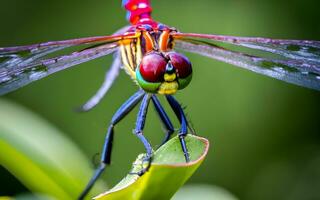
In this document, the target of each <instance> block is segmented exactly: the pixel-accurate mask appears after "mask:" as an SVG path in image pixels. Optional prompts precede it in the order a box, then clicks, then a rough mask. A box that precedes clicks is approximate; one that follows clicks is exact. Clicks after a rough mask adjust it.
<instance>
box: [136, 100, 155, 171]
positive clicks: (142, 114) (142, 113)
mask: <svg viewBox="0 0 320 200" xmlns="http://www.w3.org/2000/svg"><path fill="white" fill-rule="evenodd" d="M150 97H151V95H150V94H146V95H145V96H144V98H143V100H142V102H141V106H140V109H139V113H138V117H137V122H136V128H135V130H134V134H135V135H136V136H137V137H138V138H139V139H140V141H141V142H142V143H143V145H144V147H145V149H146V157H145V158H144V160H143V162H147V163H148V166H147V167H146V168H143V169H142V170H141V171H140V172H138V173H137V174H138V175H139V176H142V175H143V174H144V173H145V172H146V171H147V170H148V169H149V167H150V163H151V157H152V147H151V145H150V143H149V142H148V140H147V139H146V138H145V137H144V135H143V129H144V125H145V121H146V117H147V111H148V106H149V103H150ZM142 165H143V164H142Z"/></svg>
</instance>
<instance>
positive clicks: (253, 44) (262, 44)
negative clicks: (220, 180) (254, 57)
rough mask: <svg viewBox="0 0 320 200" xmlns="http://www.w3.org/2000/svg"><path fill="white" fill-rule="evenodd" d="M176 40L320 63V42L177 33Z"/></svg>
mask: <svg viewBox="0 0 320 200" xmlns="http://www.w3.org/2000/svg"><path fill="white" fill-rule="evenodd" d="M173 37H174V38H175V39H191V40H192V39H196V40H197V39H208V40H211V41H217V42H225V43H229V44H234V45H238V46H243V47H249V48H251V49H259V50H262V51H266V52H271V53H274V54H278V55H281V56H284V57H287V58H291V59H296V60H309V61H313V62H318V63H319V62H320V41H312V40H279V39H270V38H260V37H234V36H224V35H209V34H197V33H175V34H174V35H173Z"/></svg>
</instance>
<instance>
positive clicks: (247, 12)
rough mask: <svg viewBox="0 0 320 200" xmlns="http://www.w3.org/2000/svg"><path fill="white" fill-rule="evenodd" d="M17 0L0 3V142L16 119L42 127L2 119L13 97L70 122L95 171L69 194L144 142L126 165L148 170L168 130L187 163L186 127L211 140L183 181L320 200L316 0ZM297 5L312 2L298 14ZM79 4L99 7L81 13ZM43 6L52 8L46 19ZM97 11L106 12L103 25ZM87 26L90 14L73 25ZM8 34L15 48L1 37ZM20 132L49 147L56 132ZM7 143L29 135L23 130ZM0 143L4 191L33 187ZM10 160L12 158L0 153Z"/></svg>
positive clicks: (119, 172)
mask: <svg viewBox="0 0 320 200" xmlns="http://www.w3.org/2000/svg"><path fill="white" fill-rule="evenodd" d="M17 2H18V1H17ZM17 2H6V3H5V5H6V6H3V7H2V8H1V11H2V14H1V16H2V18H6V16H7V19H6V20H5V22H4V25H2V30H1V34H2V35H1V38H3V39H2V41H1V43H0V46H1V47H0V95H2V96H3V97H1V101H0V107H1V108H2V109H1V111H0V112H2V113H1V115H0V116H1V117H2V119H1V121H2V123H0V142H3V143H4V144H11V143H10V142H9V140H6V138H7V137H8V133H9V132H10V131H7V133H5V132H6V130H8V129H10V130H11V128H12V130H18V128H17V129H15V126H17V127H19V126H20V127H21V130H23V129H24V128H26V126H28V127H30V128H31V129H32V128H33V126H34V127H36V125H33V124H30V123H29V124H28V123H19V121H18V118H19V117H17V120H16V119H14V117H10V116H11V114H12V116H15V115H14V112H13V111H10V109H7V107H8V106H7V105H11V104H7V103H8V102H11V101H12V102H16V103H17V104H21V105H23V106H25V107H27V108H28V109H30V110H32V111H33V112H34V113H37V114H38V115H40V116H43V118H44V119H46V120H47V121H49V122H51V123H52V124H54V125H55V126H56V127H57V129H61V130H62V131H64V132H66V133H68V134H67V136H68V137H70V138H71V139H73V140H74V141H75V143H78V144H79V146H80V147H81V149H83V151H84V152H85V154H86V156H87V157H88V158H90V157H92V160H93V161H91V160H90V161H89V162H93V163H96V167H95V168H96V169H95V171H94V173H92V174H91V175H92V177H91V179H88V175H85V176H84V177H85V178H84V177H81V184H80V183H79V188H81V189H79V188H77V189H75V190H74V193H75V194H72V195H71V196H72V197H73V198H75V197H77V198H78V199H85V198H89V197H90V198H91V197H92V196H91V195H97V194H92V193H90V196H89V195H88V194H89V192H90V191H91V189H93V188H94V187H95V183H96V182H97V184H100V183H99V179H104V178H105V177H107V179H109V181H108V183H109V182H110V183H111V185H112V184H114V183H116V182H117V181H118V179H120V177H121V176H123V174H125V173H126V172H128V168H127V167H126V166H128V165H129V163H132V161H133V159H134V158H135V157H136V156H137V155H138V152H140V153H141V152H143V153H145V154H143V156H142V158H141V162H142V164H141V168H140V169H139V170H138V171H135V172H130V173H129V174H133V175H137V177H144V176H145V174H147V173H149V169H150V166H151V164H152V163H153V157H154V155H153V154H154V152H155V151H156V150H157V149H158V148H159V147H162V146H163V145H166V144H167V142H168V141H169V140H170V139H171V138H173V137H174V136H177V139H178V141H179V145H178V146H179V151H180V153H181V155H182V157H183V158H184V160H183V165H184V164H186V165H187V164H188V163H192V161H193V160H192V159H191V156H190V151H192V150H190V148H189V146H188V143H187V142H186V137H187V136H188V135H199V136H205V137H207V138H209V140H210V141H212V142H213V146H212V147H210V148H211V149H210V151H209V155H208V156H207V158H206V162H205V163H204V164H203V167H202V168H201V170H202V171H201V170H200V172H198V174H196V175H195V176H194V177H193V178H192V179H191V180H190V183H191V185H192V183H193V184H195V183H206V185H204V184H203V186H205V187H207V186H208V185H211V189H212V190H214V189H213V185H215V186H214V187H215V189H216V191H218V190H219V192H221V191H224V192H225V193H226V194H225V195H229V192H228V191H230V195H231V193H232V194H234V197H232V198H231V197H230V199H233V198H234V199H237V198H236V197H239V199H286V198H288V199H317V198H320V193H319V191H318V190H317V189H315V188H317V187H316V186H320V176H319V174H320V173H319V170H318V169H320V164H319V158H320V142H319V141H318V140H319V135H318V133H319V126H318V120H317V117H318V112H319V110H320V109H319V108H320V107H319V105H318V102H319V100H320V94H319V93H320V92H319V91H320V41H318V40H320V38H319V33H320V29H319V26H318V25H317V24H316V23H307V22H310V20H314V21H315V22H316V21H317V20H316V18H317V17H319V14H317V12H316V8H315V7H316V6H314V5H313V4H316V1H314V2H312V3H310V5H309V4H307V3H305V4H302V5H300V4H299V3H298V1H297V2H295V1H294V2H293V3H292V5H290V6H291V7H290V6H288V11H287V12H288V13H286V12H285V11H283V13H281V12H280V11H282V8H286V6H287V4H285V3H284V2H277V1H261V2H259V3H258V2H256V3H254V5H252V4H251V3H250V1H249V0H248V1H243V2H233V1H226V2H224V3H221V2H216V1H199V4H198V3H195V2H193V1H183V3H182V1H179V2H178V1H175V2H171V1H161V2H160V1H156V0H154V1H151V0H123V1H122V10H121V7H120V3H119V2H118V1H115V2H113V1H112V2H109V1H107V2H104V3H101V2H91V3H88V2H87V3H84V2H83V5H82V4H81V3H77V4H73V3H64V2H63V1H60V3H57V4H54V3H39V2H37V1H35V2H34V3H35V4H36V5H37V6H31V3H22V5H20V6H17V5H18V4H20V3H21V2H20V1H19V3H17ZM181 3H182V4H181ZM78 4H79V6H78ZM80 4H81V5H80ZM169 5H170V6H169ZM11 6H12V7H15V9H16V11H15V12H14V13H22V14H21V15H20V14H12V12H11V9H7V8H10V7H11ZM167 6H168V7H169V8H167ZM268 6H269V7H268ZM301 6H302V7H305V8H307V11H301V12H298V11H297V10H299V8H300V7H301ZM289 7H290V8H289ZM161 8H162V9H163V8H165V9H164V10H163V12H164V13H161ZM275 8H277V9H275ZM19 9H20V10H19ZM69 9H71V10H72V9H74V13H72V14H70V13H69V11H68V10H69ZM274 9H275V10H274ZM295 9H296V11H297V13H298V14H297V13H295V12H293V11H295ZM310 9H311V11H310ZM312 9H313V12H312ZM86 10H96V11H94V14H93V15H92V16H90V17H88V15H89V14H87V13H85V11H86ZM103 10H107V14H106V13H104V12H103ZM158 10H159V11H158ZM100 11H101V13H99V12H100ZM120 11H122V12H120ZM211 11H213V12H211ZM271 11H272V12H273V15H272V17H270V16H269V13H270V12H271ZM277 11H279V12H280V14H279V13H278V12H277ZM290 11H292V12H290ZM28 12H29V14H30V15H29V14H28ZM46 12H47V15H48V16H51V17H52V18H50V19H49V18H48V19H47V18H46V16H45V15H46ZM58 12H59V16H57V13H58ZM60 12H61V13H60ZM78 12H80V13H81V14H79V15H76V14H75V13H78ZM125 12H126V15H127V18H126V19H127V25H126V22H125V17H124V14H125ZM158 12H159V13H158ZM310 13H311V14H310ZM104 14H105V15H106V16H107V20H106V22H103V20H101V21H102V22H101V23H100V22H98V21H99V20H100V19H99V20H98V19H97V18H98V16H100V17H101V16H103V15H104ZM121 14H122V15H123V16H122V18H121ZM161 14H162V15H161ZM18 15H19V16H18ZM24 15H26V16H24ZM27 15H28V16H27ZM32 15H34V16H32ZM297 15H299V16H297ZM13 16H14V17H13ZM24 17H25V18H24ZM241 17H243V19H242V18H241ZM294 17H296V18H294ZM302 17H303V19H302ZM40 18H43V19H40ZM104 18H105V17H104ZM118 18H119V19H118ZM120 18H121V19H120ZM240 18H241V19H240ZM35 19H38V22H36V20H35ZM47 20H49V21H47ZM121 20H122V21H121ZM180 20H181V21H182V22H179V21H180ZM299 20H300V21H299ZM33 21H35V22H34V23H35V24H33V23H32V22H33ZM62 22H63V23H62ZM289 22H290V23H289ZM108 23H110V25H108ZM179 23H180V24H179ZM215 23H217V25H215ZM85 24H89V25H88V27H87V28H85V30H84V31H83V32H81V30H83V27H82V26H85ZM102 24H104V25H102ZM105 24H106V25H105ZM228 24H229V25H228ZM54 26H56V27H54ZM201 26H202V27H203V28H202V29H201V28H200V27H201ZM7 27H8V28H7ZM93 27H94V29H92V28H93ZM97 27H98V28H97ZM213 27H217V28H213ZM248 27H254V28H250V29H249V28H248ZM218 28H220V30H219V29H218ZM33 29H34V30H33ZM60 29H63V31H60ZM74 29H76V30H74ZM92 30H94V32H93V33H97V34H96V35H102V36H94V37H84V36H83V34H91V35H92ZM112 30H113V31H114V32H112ZM41 31H43V32H41ZM106 31H107V32H108V34H105V32H106ZM236 31H238V32H236ZM67 32H68V33H69V35H67ZM70 32H71V33H70ZM72 32H73V33H76V34H75V35H72ZM281 32H283V33H281ZM204 33H206V34H204ZM220 33H222V34H220ZM224 33H227V34H228V35H229V33H230V35H241V36H227V35H224ZM46 34H47V35H48V36H45V35H46ZM35 35H41V37H36V36H35ZM243 35H251V36H250V37H244V36H243ZM252 35H254V36H252ZM31 36H32V40H28V43H27V45H26V44H25V39H26V38H28V37H30V38H31ZM49 36H53V37H54V38H58V37H59V36H61V37H62V38H63V40H60V41H59V40H55V39H54V40H50V42H44V43H39V42H37V41H39V40H40V39H43V38H47V40H48V41H49V39H50V38H49ZM69 36H70V37H69ZM72 36H74V37H72ZM257 36H259V37H257ZM17 38H18V39H17ZM68 38H77V39H68ZM271 38H284V39H271ZM287 38H295V39H287ZM16 43H17V45H19V44H21V45H20V46H14V47H6V46H12V44H13V45H16ZM29 43H34V44H33V45H28V44H29ZM199 55H200V56H199ZM89 61H90V62H89ZM87 62H88V63H87ZM78 65H79V67H78V68H77V69H72V70H71V68H74V67H75V66H78ZM96 66H97V67H96ZM99 66H100V68H98V67H99ZM101 66H103V67H101ZM234 66H236V67H234ZM69 68H70V70H67V69H69ZM56 72H59V73H56ZM251 72H255V73H251ZM59 74H61V75H59ZM125 74H126V75H127V76H125ZM49 75H50V76H49ZM45 77H46V78H45ZM47 77H48V78H47ZM40 79H41V80H40ZM117 79H119V80H117ZM116 80H117V81H116ZM118 82H119V84H118ZM128 82H130V83H128ZM31 83H32V84H31ZM99 85H100V86H99ZM24 86H26V87H24ZM90 94H91V95H92V94H93V96H92V97H91V98H89V100H87V101H86V98H87V97H88V96H89V95H90ZM125 97H126V98H125ZM2 98H3V100H2ZM2 101H3V102H2ZM1 102H2V103H1ZM83 102H85V103H84V104H83V105H82V106H79V107H76V104H78V103H79V104H81V103H83ZM12 106H13V107H14V108H13V109H14V110H15V109H16V108H15V106H14V105H12ZM151 106H152V107H153V108H154V109H150V107H151ZM9 107H10V106H9ZM17 107H18V106H17ZM71 108H75V111H72V110H71ZM17 109H18V108H17ZM89 111H90V112H89ZM79 112H86V113H84V114H80V113H79ZM87 112H88V113H87ZM17 113H18V111H17ZM147 114H148V115H147ZM16 116H19V114H16ZM15 120H16V123H13V124H12V126H11V127H10V128H8V127H9V126H10V124H11V121H15ZM133 122H134V123H133ZM162 129H163V130H162ZM2 132H3V135H5V136H3V135H2ZM13 132H14V131H13ZM131 132H133V134H128V133H131ZM162 132H164V134H163V133H162ZM103 133H104V134H105V135H104V134H103ZM6 134H7V135H6ZM43 134H44V135H43V136H42V137H44V138H45V137H46V133H43ZM9 135H10V134H9ZM10 137H12V138H14V136H12V134H11V135H10ZM25 137H28V134H26V135H25ZM48 137H49V136H48ZM17 138H18V137H17ZM28 139H30V140H32V142H34V143H35V144H36V143H42V144H43V146H44V147H45V146H46V143H48V144H49V143H54V142H55V141H54V139H53V140H51V141H50V140H49V139H48V140H46V139H42V140H39V142H37V138H28ZM13 140H14V141H17V144H19V145H21V143H23V142H22V141H23V140H22V139H21V138H18V139H13ZM19 140H20V141H19ZM57 143H59V142H57ZM113 143H114V144H113ZM0 144H2V143H0ZM12 146H14V145H12ZM22 146H23V145H22ZM49 146H50V145H48V149H49V148H50V147H49ZM64 148H65V146H63V145H62V144H61V149H60V148H59V152H60V151H61V152H68V150H64ZM101 148H102V150H101V152H100V153H98V154H96V155H95V156H92V155H94V154H95V153H96V152H98V151H99V150H98V149H101ZM137 148H139V149H137ZM1 149H3V150H2V151H1ZM22 149H23V148H22ZM13 150H14V148H13ZM20 150H21V149H20ZM24 150H26V149H24ZM0 151H1V155H2V156H1V157H2V158H1V157H0V164H1V166H2V167H1V168H0V170H1V171H0V179H1V180H5V181H4V182H1V183H0V186H2V184H3V188H4V190H3V192H4V193H0V196H14V195H17V194H20V193H28V191H29V190H31V192H34V191H32V189H30V188H32V187H31V186H30V185H28V184H29V181H28V178H27V176H23V175H21V174H23V172H21V173H20V174H19V173H17V171H19V169H20V168H19V167H17V168H15V167H14V165H15V163H16V164H17V165H20V166H23V165H24V163H18V162H15V161H14V157H15V156H13V155H14V154H13V153H12V152H11V153H7V154H6V152H9V151H8V149H6V148H5V147H4V146H3V148H0ZM17 151H18V149H17ZM26 151H28V150H26ZM57 151H58V150H57ZM211 151H212V152H211ZM30 152H32V150H30ZM111 152H112V156H111ZM63 154H64V153H63ZM67 154H68V153H66V155H67ZM47 155H48V156H49V154H47ZM43 156H46V154H45V152H44V153H43ZM35 157H36V156H35ZM49 157H50V156H49ZM72 157H73V155H72V154H71V153H70V156H66V158H67V160H69V161H68V162H70V163H72V162H73V161H72ZM97 157H99V159H98V162H96V160H97ZM111 157H112V159H111ZM26 158H28V157H26ZM10 159H11V160H13V162H12V163H13V164H12V163H11V165H8V164H6V163H10V162H9V161H8V160H10ZM50 159H51V158H50ZM17 160H18V159H17ZM21 160H22V159H20V161H21ZM1 162H3V163H1ZM111 163H112V164H111ZM110 164H111V165H110ZM12 166H13V167H12ZM30 166H31V165H30ZM22 168H23V167H22ZM91 168H93V167H91ZM17 169H18V170H17ZM22 171H23V170H22ZM49 171H50V170H49ZM75 171H76V169H75ZM89 171H90V170H89ZM10 172H11V173H10ZM90 172H91V171H90ZM104 172H105V173H104ZM24 173H25V172H24ZM30 174H32V172H31V171H30ZM21 177H22V178H21ZM101 177H102V178H101ZM78 178H79V177H77V178H75V180H77V179H78ZM29 179H32V178H29ZM30 182H32V181H30ZM83 182H87V183H88V184H87V185H83V184H82V183H83ZM24 183H27V184H24ZM198 186H199V185H198ZM200 186H201V185H200ZM160 187H164V186H160ZM70 188H72V187H71V186H70ZM217 188H219V189H217ZM222 188H225V189H222ZM177 189H178V188H177ZM71 190H72V189H71ZM79 190H81V191H79ZM182 191H183V190H182ZM271 191H272V192H271ZM100 192H101V191H100ZM211 192H212V191H211ZM181 193H182V192H181ZM194 193H196V192H194ZM305 193H308V195H309V196H307V197H306V196H303V195H304V194H305ZM51 195H52V194H51ZM284 197H286V198H284ZM304 197H306V198H304ZM175 198H177V200H178V197H175ZM142 199H143V198H142ZM199 199H201V198H199ZM225 199H228V198H227V197H226V198H225Z"/></svg>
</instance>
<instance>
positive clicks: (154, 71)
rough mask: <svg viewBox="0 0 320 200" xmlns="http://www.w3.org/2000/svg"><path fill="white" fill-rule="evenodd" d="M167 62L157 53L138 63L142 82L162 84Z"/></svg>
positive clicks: (148, 55) (145, 57) (146, 56)
mask: <svg viewBox="0 0 320 200" xmlns="http://www.w3.org/2000/svg"><path fill="white" fill-rule="evenodd" d="M166 65H167V60H166V59H165V58H164V57H163V56H161V55H160V54H157V53H150V54H147V55H145V56H144V57H143V58H142V61H141V63H140V68H139V70H140V74H141V76H142V77H143V79H144V80H146V81H149V82H153V83H155V82H162V81H163V76H164V74H165V72H166Z"/></svg>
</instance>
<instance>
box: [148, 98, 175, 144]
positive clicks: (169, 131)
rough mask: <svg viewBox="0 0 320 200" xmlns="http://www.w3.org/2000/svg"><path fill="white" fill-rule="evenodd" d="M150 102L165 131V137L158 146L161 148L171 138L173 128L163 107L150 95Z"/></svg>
mask: <svg viewBox="0 0 320 200" xmlns="http://www.w3.org/2000/svg"><path fill="white" fill-rule="evenodd" d="M152 102H153V104H154V107H155V109H156V111H157V113H158V115H159V117H160V119H161V121H162V123H163V125H164V128H165V129H166V136H165V138H164V140H163V141H162V143H161V145H160V146H162V145H163V144H164V143H166V142H167V141H168V140H169V139H170V138H171V135H172V134H173V132H174V127H173V125H172V123H171V121H170V119H169V117H168V115H167V113H166V112H165V110H164V109H163V107H162V105H161V103H160V101H159V99H158V97H157V96H156V95H152Z"/></svg>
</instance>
